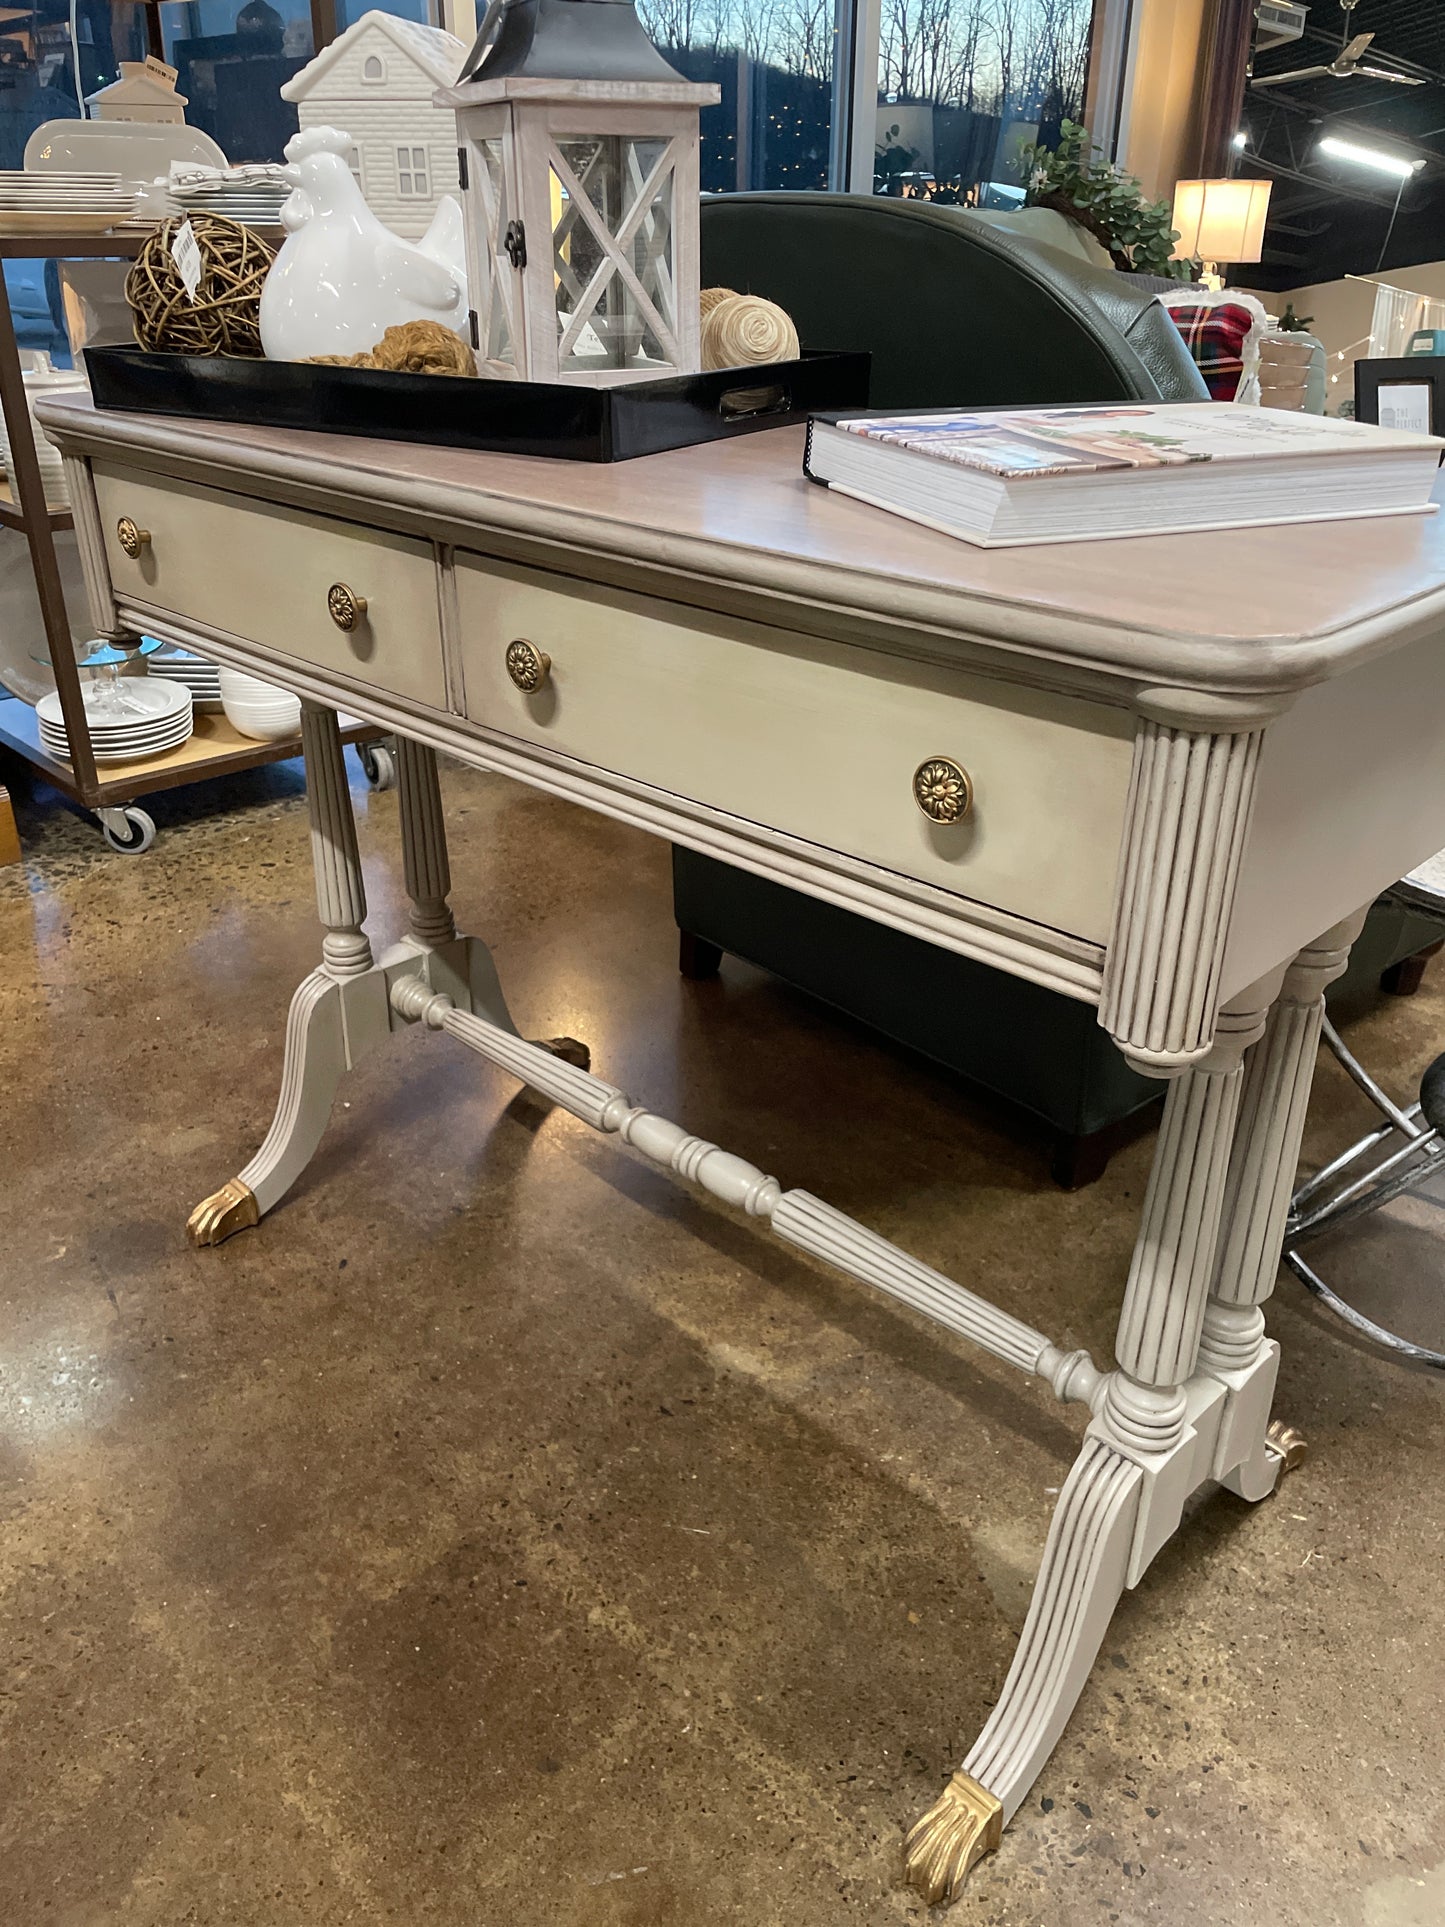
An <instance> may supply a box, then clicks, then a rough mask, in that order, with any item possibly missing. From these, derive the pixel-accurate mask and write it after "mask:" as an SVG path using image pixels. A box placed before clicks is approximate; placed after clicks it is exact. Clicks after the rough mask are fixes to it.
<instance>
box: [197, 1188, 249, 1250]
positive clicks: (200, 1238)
mask: <svg viewBox="0 0 1445 1927" xmlns="http://www.w3.org/2000/svg"><path fill="white" fill-rule="evenodd" d="M260 1222H261V1211H260V1207H259V1206H258V1205H257V1203H256V1194H255V1192H254V1191H253V1190H252V1189H251V1187H250V1185H249V1184H242V1182H241V1180H240V1179H239V1178H232V1179H231V1181H230V1183H229V1184H223V1185H222V1186H221V1188H220V1190H219V1191H213V1192H212V1193H211V1195H210V1197H208V1198H203V1199H202V1200H201V1202H200V1203H199V1204H198V1205H197V1206H196V1208H195V1210H194V1211H193V1212H192V1213H191V1215H190V1217H189V1218H187V1220H186V1236H187V1237H188V1238H189V1239H190V1241H191V1243H192V1244H193V1245H196V1246H198V1247H199V1246H202V1245H218V1244H220V1242H221V1240H222V1239H223V1238H229V1237H230V1236H231V1234H232V1232H234V1231H249V1230H250V1228H251V1226H252V1225H253V1224H259V1223H260Z"/></svg>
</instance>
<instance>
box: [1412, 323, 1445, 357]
mask: <svg viewBox="0 0 1445 1927" xmlns="http://www.w3.org/2000/svg"><path fill="white" fill-rule="evenodd" d="M1405 353H1406V354H1407V355H1445V328H1417V329H1416V330H1415V332H1414V334H1412V335H1411V337H1410V339H1409V341H1408V342H1407V343H1406V345H1405Z"/></svg>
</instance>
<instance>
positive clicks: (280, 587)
mask: <svg viewBox="0 0 1445 1927" xmlns="http://www.w3.org/2000/svg"><path fill="white" fill-rule="evenodd" d="M93 473H94V476H95V492H96V497H97V500H98V501H99V504H100V519H101V526H102V529H103V530H104V533H105V549H106V557H107V560H108V562H109V565H110V575H111V581H112V582H113V583H114V585H115V590H116V593H117V595H119V596H121V597H123V598H128V597H134V598H135V599H136V600H138V601H143V602H148V603H152V604H153V605H154V606H155V607H157V608H160V609H169V610H172V611H174V612H175V614H176V615H179V616H189V617H192V618H194V619H195V620H196V621H199V622H204V623H207V624H209V625H210V626H211V627H212V628H215V629H224V630H226V631H227V632H228V633H229V634H231V635H234V636H240V637H243V638H245V639H246V640H248V641H251V642H259V643H261V644H263V645H264V646H265V647H266V648H268V649H275V650H279V651H281V652H282V653H284V654H286V655H291V656H297V657H299V658H300V659H301V661H303V662H308V663H314V664H315V665H316V666H317V667H318V668H322V669H330V670H336V671H339V672H341V673H344V674H346V675H350V676H355V677H357V678H358V679H359V680H360V681H362V682H365V683H370V684H372V685H374V686H375V687H376V688H378V689H385V690H389V691H391V692H393V693H394V694H396V695H398V696H405V697H409V698H410V699H411V700H413V701H415V702H419V703H428V704H431V705H432V706H433V707H435V708H437V709H445V708H446V706H447V704H446V676H445V672H444V670H443V666H442V640H441V626H440V621H439V617H438V603H437V578H436V564H435V559H434V556H433V552H432V547H431V544H430V543H429V542H420V541H417V540H415V539H414V538H412V537H409V536H403V535H392V534H388V533H386V532H385V531H382V530H376V529H367V528H361V527H359V526H358V525H357V524H355V523H351V522H337V521H333V520H332V519H331V518H330V517H328V516H323V515H310V514H307V513H305V512H304V511H302V510H299V509H291V508H283V507H281V506H279V505H276V504H273V503H267V502H257V501H254V500H251V499H250V498H248V497H246V496H242V495H229V494H225V493H223V492H222V491H221V490H219V489H206V488H195V487H192V486H190V485H189V484H187V483H181V482H174V481H170V480H167V479H164V478H162V477H160V476H156V475H144V474H140V473H137V472H135V471H133V470H130V469H125V468H117V467H112V466H111V465H110V464H109V463H105V462H96V463H95V464H94V465H93ZM123 520H128V521H129V522H131V523H133V524H134V525H135V527H136V528H137V529H138V530H141V531H144V532H145V534H146V535H147V536H148V538H149V539H148V540H147V541H146V542H145V543H144V544H143V546H142V547H141V549H140V552H139V554H138V555H136V556H131V555H129V554H128V553H127V552H126V549H125V548H124V546H123V545H122V542H121V538H120V534H119V532H118V531H119V525H120V524H121V522H122V521H123ZM335 583H343V584H345V585H346V586H347V587H349V588H350V589H351V590H352V591H353V592H354V594H355V595H356V596H358V597H362V598H364V600H365V603H366V609H365V613H364V614H363V615H362V616H361V617H360V619H359V620H358V621H357V622H356V625H355V627H354V628H352V629H349V630H348V629H343V628H340V627H339V626H338V625H337V623H336V622H335V620H333V618H332V616H331V614H330V613H329V611H328V607H327V594H328V591H329V590H330V588H331V587H332V585H333V584H335Z"/></svg>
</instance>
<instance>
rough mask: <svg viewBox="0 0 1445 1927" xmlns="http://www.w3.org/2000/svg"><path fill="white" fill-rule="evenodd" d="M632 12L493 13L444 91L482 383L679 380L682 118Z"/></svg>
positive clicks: (592, 1)
mask: <svg viewBox="0 0 1445 1927" xmlns="http://www.w3.org/2000/svg"><path fill="white" fill-rule="evenodd" d="M718 98H719V93H718V89H717V88H716V87H713V86H698V85H695V84H693V83H692V82H690V81H686V80H684V79H683V78H682V76H681V75H680V74H678V73H677V72H676V71H675V70H674V69H673V68H671V67H670V66H669V65H668V64H667V62H666V61H665V60H664V59H663V57H662V55H661V54H660V53H659V52H658V51H657V49H656V48H655V47H654V46H653V44H652V42H651V41H650V40H649V39H648V38H647V35H646V34H645V33H644V32H643V29H642V24H641V22H640V21H639V20H638V18H637V15H636V13H635V12H634V10H633V5H632V0H493V5H492V6H491V8H490V9H489V11H488V14H487V17H486V19H485V20H484V21H483V23H482V27H481V31H480V32H479V33H478V35H477V40H476V44H475V45H474V46H473V48H472V51H471V53H470V54H469V55H468V57H467V61H466V64H465V66H464V67H463V68H462V72H461V76H460V78H459V80H458V82H457V84H456V86H455V87H453V88H448V89H446V90H445V91H444V92H443V93H442V94H439V95H438V96H437V100H438V104H441V103H442V102H443V101H445V102H447V103H449V104H450V105H451V106H452V107H454V109H455V110H456V117H457V144H458V154H459V161H460V170H459V171H460V175H461V184H462V199H463V206H464V210H465V215H466V228H467V267H468V273H469V275H470V277H471V290H472V301H473V304H474V306H473V311H472V340H473V345H474V346H475V347H476V348H477V350H478V353H479V356H480V359H481V363H482V370H483V373H485V374H491V375H499V376H503V377H507V376H510V377H513V378H515V377H519V376H520V377H522V378H523V379H525V380H529V381H562V382H582V383H587V384H590V385H601V384H607V383H615V382H624V381H641V380H646V379H648V378H651V377H656V376H660V375H676V374H690V373H693V372H695V371H696V370H697V368H698V367H699V366H700V365H701V364H700V360H699V348H698V332H699V330H698V254H697V203H698V112H699V109H700V108H702V107H704V106H708V105H711V104H712V103H713V102H714V101H716V100H717V99H718Z"/></svg>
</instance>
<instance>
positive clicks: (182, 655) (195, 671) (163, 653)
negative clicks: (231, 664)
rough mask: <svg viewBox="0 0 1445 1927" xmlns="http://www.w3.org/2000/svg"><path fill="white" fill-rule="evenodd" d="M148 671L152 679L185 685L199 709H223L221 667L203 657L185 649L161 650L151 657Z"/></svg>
mask: <svg viewBox="0 0 1445 1927" xmlns="http://www.w3.org/2000/svg"><path fill="white" fill-rule="evenodd" d="M149 670H150V674H151V675H152V676H163V677H164V678H165V680H166V681H167V682H178V683H182V684H184V686H185V687H186V688H187V689H189V690H190V692H191V700H192V702H193V703H194V704H195V706H196V708H197V709H201V710H208V711H209V710H218V709H219V708H220V707H221V671H220V667H219V665H218V664H216V663H214V662H208V661H207V660H206V658H205V657H204V656H193V655H192V654H191V653H190V651H189V650H186V649H162V650H159V651H158V652H157V653H156V654H155V655H154V656H152V657H151V659H150V664H149Z"/></svg>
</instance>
